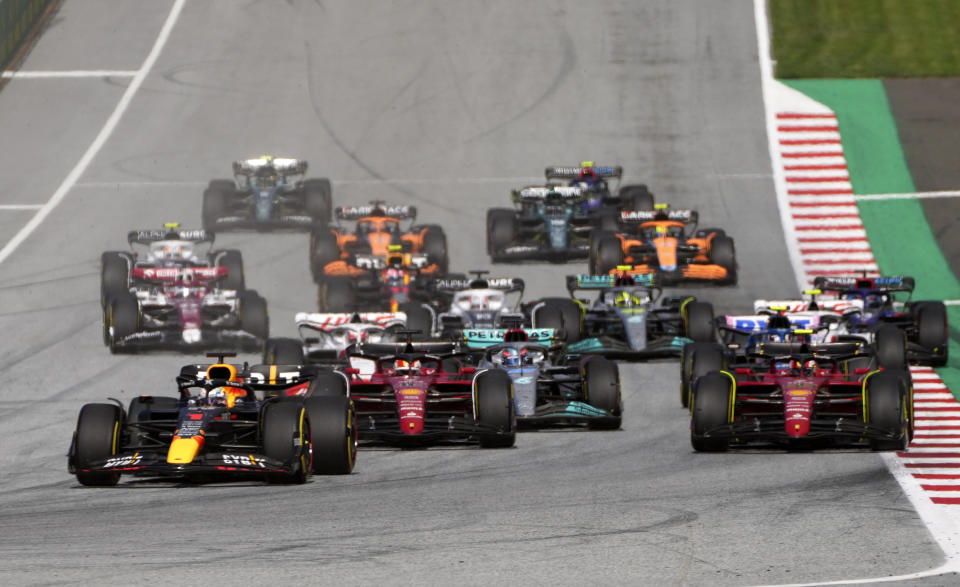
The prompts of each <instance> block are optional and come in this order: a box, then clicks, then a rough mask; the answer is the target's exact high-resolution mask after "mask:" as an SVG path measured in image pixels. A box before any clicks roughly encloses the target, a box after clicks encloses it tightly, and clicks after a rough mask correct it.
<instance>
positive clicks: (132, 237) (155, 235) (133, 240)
mask: <svg viewBox="0 0 960 587" xmlns="http://www.w3.org/2000/svg"><path fill="white" fill-rule="evenodd" d="M160 241H189V242H194V243H212V242H213V233H212V232H207V231H206V230H202V229H193V230H185V229H181V228H158V229H148V230H131V231H130V232H128V233H127V243H129V244H131V245H149V244H151V243H156V242H160Z"/></svg>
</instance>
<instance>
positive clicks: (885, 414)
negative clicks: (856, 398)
mask: <svg viewBox="0 0 960 587" xmlns="http://www.w3.org/2000/svg"><path fill="white" fill-rule="evenodd" d="M907 401H908V394H907V393H906V390H905V389H904V385H903V379H902V378H901V376H900V375H899V374H898V373H896V372H887V371H884V372H880V373H875V374H874V375H872V376H871V377H870V379H868V380H867V405H866V406H864V408H865V409H866V412H867V417H866V420H867V423H868V424H869V425H870V426H871V427H876V428H883V429H885V430H887V431H889V432H892V433H893V434H894V435H895V438H893V439H890V440H885V439H873V440H870V448H871V450H875V451H882V450H903V449H904V448H906V447H907V444H908V443H909V441H910V428H909V407H908V406H907Z"/></svg>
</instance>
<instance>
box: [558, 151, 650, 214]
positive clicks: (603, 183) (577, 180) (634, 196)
mask: <svg viewBox="0 0 960 587" xmlns="http://www.w3.org/2000/svg"><path fill="white" fill-rule="evenodd" d="M544 175H545V176H546V178H547V182H554V181H557V180H565V181H567V182H568V185H571V186H574V187H580V188H583V189H584V191H585V192H586V194H587V196H586V206H585V208H586V210H588V211H592V212H597V213H599V212H600V211H601V210H606V209H610V210H614V211H617V210H620V209H624V210H652V209H653V194H652V193H650V189H649V188H648V187H647V186H646V185H644V184H633V185H625V186H623V187H621V188H620V189H619V190H615V189H614V188H611V186H610V185H609V183H608V180H610V179H613V180H615V181H617V182H619V181H620V178H621V177H623V168H622V167H620V166H619V165H618V166H616V167H611V166H604V165H596V164H595V163H594V162H593V161H582V162H581V163H580V165H579V166H569V167H567V166H555V167H547V169H546V170H545V171H544Z"/></svg>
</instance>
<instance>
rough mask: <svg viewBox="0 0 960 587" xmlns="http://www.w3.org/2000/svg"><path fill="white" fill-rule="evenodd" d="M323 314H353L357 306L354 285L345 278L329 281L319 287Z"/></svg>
mask: <svg viewBox="0 0 960 587" xmlns="http://www.w3.org/2000/svg"><path fill="white" fill-rule="evenodd" d="M318 291H319V294H320V299H319V300H318V301H319V306H320V311H322V312H352V311H353V310H354V307H355V306H356V305H357V301H356V295H355V294H354V291H353V283H352V282H351V281H350V279H348V278H345V277H337V278H331V279H328V280H327V281H326V282H324V283H322V284H321V285H320V286H319V289H318Z"/></svg>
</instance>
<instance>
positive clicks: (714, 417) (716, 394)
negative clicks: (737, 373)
mask: <svg viewBox="0 0 960 587" xmlns="http://www.w3.org/2000/svg"><path fill="white" fill-rule="evenodd" d="M729 408H730V379H729V378H728V377H727V376H726V375H723V374H722V373H710V374H708V375H704V376H703V377H701V378H700V379H698V380H697V381H695V382H694V384H693V410H692V412H691V414H690V444H692V445H693V450H695V451H697V452H717V451H724V450H727V446H728V445H729V441H728V440H727V439H726V438H711V437H705V436H704V434H705V433H706V432H708V431H710V430H714V429H716V428H718V427H720V426H723V425H724V424H726V423H727V422H728V421H729V420H728V417H727V414H728V411H729Z"/></svg>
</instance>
